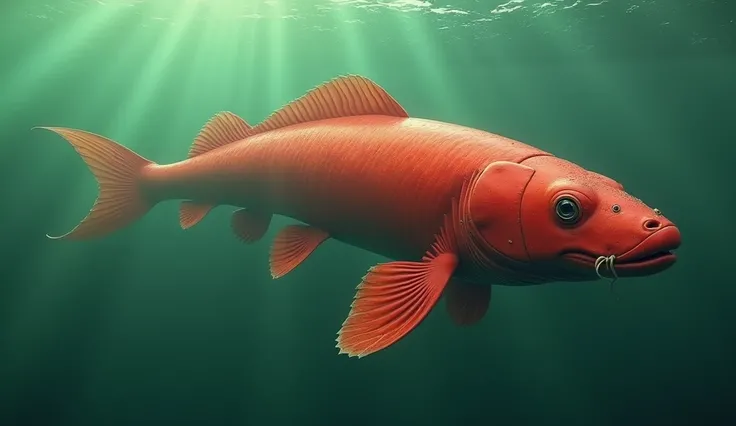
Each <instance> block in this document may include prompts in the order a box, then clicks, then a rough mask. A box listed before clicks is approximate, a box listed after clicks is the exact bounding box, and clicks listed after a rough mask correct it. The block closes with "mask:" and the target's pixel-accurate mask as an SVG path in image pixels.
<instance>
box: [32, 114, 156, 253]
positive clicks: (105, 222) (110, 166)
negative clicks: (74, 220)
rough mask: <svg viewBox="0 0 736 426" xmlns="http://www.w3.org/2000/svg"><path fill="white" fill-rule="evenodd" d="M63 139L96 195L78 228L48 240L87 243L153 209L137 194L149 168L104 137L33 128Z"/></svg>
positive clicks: (55, 129)
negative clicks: (81, 162)
mask: <svg viewBox="0 0 736 426" xmlns="http://www.w3.org/2000/svg"><path fill="white" fill-rule="evenodd" d="M36 128H39V129H46V130H50V131H52V132H54V133H56V134H58V135H60V136H61V137H63V138H64V139H66V140H67V141H68V142H69V143H70V144H71V145H72V146H73V147H74V149H75V150H76V151H77V153H79V155H80V156H81V157H82V159H83V160H84V162H85V163H87V167H89V169H90V171H91V172H92V174H93V175H94V176H95V178H96V179H97V184H98V186H99V191H100V193H99V195H98V197H97V200H96V201H95V204H94V206H92V210H90V212H89V214H88V215H87V217H85V218H84V219H83V220H82V221H81V222H80V223H79V225H77V226H76V227H75V228H74V229H72V230H71V231H69V232H67V233H66V234H64V235H61V236H58V237H52V236H50V235H47V237H49V238H51V239H63V238H65V239H76V240H81V239H87V238H94V237H99V236H103V235H106V234H109V233H111V232H113V231H116V230H118V229H120V228H123V227H125V226H127V225H129V224H130V223H132V222H134V221H135V220H137V219H139V218H140V217H142V216H143V215H144V214H146V212H147V211H148V210H149V209H150V208H151V207H152V206H153V203H151V202H150V201H147V200H146V199H145V197H143V195H142V194H141V192H140V186H139V183H140V174H141V172H142V170H143V168H144V167H146V166H147V165H149V164H153V163H152V162H151V161H148V160H146V159H145V158H143V157H141V156H139V155H138V154H136V153H135V152H133V151H131V150H129V149H128V148H126V147H124V146H122V145H119V144H118V143H117V142H114V141H112V140H110V139H107V138H105V137H102V136H99V135H95V134H93V133H89V132H85V131H83V130H74V129H67V128H63V127H36Z"/></svg>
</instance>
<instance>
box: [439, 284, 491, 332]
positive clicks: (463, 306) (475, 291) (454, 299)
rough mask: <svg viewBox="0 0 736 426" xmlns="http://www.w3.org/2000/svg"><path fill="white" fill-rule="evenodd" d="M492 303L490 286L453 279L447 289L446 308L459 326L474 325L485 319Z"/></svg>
mask: <svg viewBox="0 0 736 426" xmlns="http://www.w3.org/2000/svg"><path fill="white" fill-rule="evenodd" d="M490 302H491V285H490V284H476V283H472V282H468V281H464V280H461V279H458V278H453V279H451V280H450V283H449V284H448V285H447V288H446V289H445V307H446V308H447V313H448V314H450V318H452V321H453V322H454V323H455V324H457V325H472V324H475V323H477V322H478V321H480V320H481V319H483V316H485V314H486V312H487V311H488V306H489V305H490Z"/></svg>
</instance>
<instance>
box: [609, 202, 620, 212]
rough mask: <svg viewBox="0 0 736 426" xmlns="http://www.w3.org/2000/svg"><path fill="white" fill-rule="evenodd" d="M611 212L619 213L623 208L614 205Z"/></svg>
mask: <svg viewBox="0 0 736 426" xmlns="http://www.w3.org/2000/svg"><path fill="white" fill-rule="evenodd" d="M611 211H612V212H614V213H618V212H620V211H621V206H619V205H618V204H614V205H613V206H611Z"/></svg>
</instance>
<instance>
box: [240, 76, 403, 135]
mask: <svg viewBox="0 0 736 426" xmlns="http://www.w3.org/2000/svg"><path fill="white" fill-rule="evenodd" d="M356 115H389V116H393V117H408V116H409V115H408V114H407V113H406V111H405V110H404V108H402V107H401V105H399V103H398V102H396V100H395V99H394V98H393V97H391V95H389V94H388V92H386V91H385V90H384V89H383V88H382V87H381V86H379V85H378V84H376V83H374V82H372V81H371V80H369V79H367V78H365V77H361V76H358V75H348V76H340V77H337V78H335V79H333V80H330V81H328V82H327V83H324V84H321V85H319V86H317V87H315V88H314V89H312V90H310V91H309V92H307V94H306V95H304V96H302V97H301V98H298V99H296V100H294V101H292V102H291V103H289V104H287V105H286V106H285V107H283V108H281V109H280V110H278V111H276V112H274V113H273V114H271V115H270V116H269V117H268V118H266V119H265V120H264V121H263V122H262V123H261V124H259V125H257V126H256V127H255V128H254V129H253V133H263V132H267V131H269V130H274V129H278V128H281V127H287V126H293V125H294V124H299V123H306V122H308V121H317V120H326V119H328V118H337V117H349V116H356Z"/></svg>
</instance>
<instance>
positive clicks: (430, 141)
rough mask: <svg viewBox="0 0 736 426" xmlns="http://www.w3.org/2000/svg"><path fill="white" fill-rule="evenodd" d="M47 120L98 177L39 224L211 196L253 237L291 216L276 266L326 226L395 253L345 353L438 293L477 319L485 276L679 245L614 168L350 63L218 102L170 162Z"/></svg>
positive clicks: (185, 216) (357, 314) (134, 215)
mask: <svg viewBox="0 0 736 426" xmlns="http://www.w3.org/2000/svg"><path fill="white" fill-rule="evenodd" d="M45 129H48V130H51V131H54V132H56V133H58V134H59V135H61V136H62V137H64V138H65V139H66V140H67V141H68V142H69V143H71V145H72V146H73V147H74V148H75V149H76V150H77V152H78V153H79V154H80V155H81V156H82V158H83V159H84V161H85V162H86V164H87V165H88V166H89V168H90V170H91V171H92V173H93V174H94V176H95V177H96V179H97V181H98V183H99V187H100V194H99V197H98V199H97V201H96V202H95V204H94V206H93V208H92V210H91V211H90V213H89V215H88V216H87V217H86V218H85V219H84V220H82V222H81V223H80V224H79V225H77V227H76V228H74V229H73V230H72V231H70V232H68V233H67V234H65V235H62V236H60V237H50V238H63V239H85V238H91V237H98V236H102V235H105V234H108V233H110V232H113V231H115V230H118V229H120V228H123V227H125V226H126V225H128V224H130V223H132V222H133V221H135V220H137V219H139V218H140V217H142V216H143V215H144V214H145V213H146V212H147V211H148V210H149V209H151V208H152V207H153V206H154V205H156V204H157V203H159V202H161V201H165V200H171V199H181V200H185V201H183V202H182V204H181V210H180V223H181V226H182V228H185V229H186V228H189V227H191V226H193V225H195V224H197V223H198V222H199V221H201V220H202V219H203V218H204V217H205V216H206V215H207V213H208V212H209V211H210V210H211V209H212V208H213V207H215V206H218V205H231V206H237V207H239V209H238V210H236V211H235V212H234V213H233V215H232V228H233V231H234V233H235V234H236V235H237V236H238V237H240V238H241V239H242V240H243V241H245V242H248V243H252V242H255V241H258V240H259V239H260V238H261V237H262V236H263V235H264V233H265V232H266V230H267V228H268V226H269V224H270V222H271V218H272V216H273V215H274V214H278V215H283V216H288V217H291V218H293V219H296V220H298V221H300V222H302V223H303V224H296V225H289V226H286V227H285V228H284V229H282V230H281V231H280V232H279V233H278V235H277V236H276V238H275V241H274V243H273V246H272V247H271V252H270V266H271V274H272V276H273V277H274V278H278V277H281V276H284V275H285V274H287V273H289V272H290V271H291V270H293V269H294V268H295V267H296V266H297V265H299V264H300V263H302V262H303V261H304V260H305V259H307V257H308V256H309V255H310V254H311V253H312V252H313V251H314V250H315V249H316V248H317V247H318V246H319V245H320V244H321V243H322V242H324V241H325V240H327V239H328V238H332V239H335V240H339V241H342V242H344V243H347V244H350V245H353V246H356V247H359V248H363V249H365V250H369V251H371V252H374V253H377V254H380V255H383V256H385V257H387V258H390V259H396V261H392V262H387V263H381V264H378V265H376V266H374V267H372V268H371V269H370V270H369V271H368V274H367V275H366V276H365V277H364V278H363V281H362V282H361V283H360V285H358V287H357V293H356V295H355V299H354V301H353V304H352V309H351V310H350V313H349V315H348V317H347V319H346V320H345V322H344V323H343V325H342V328H341V329H340V331H339V332H338V337H337V347H338V348H339V349H340V353H347V354H348V355H350V356H359V357H362V356H365V355H368V354H371V353H374V352H376V351H379V350H381V349H383V348H386V347H388V346H389V345H391V344H393V343H395V342H397V341H398V340H399V339H401V338H402V337H404V336H406V335H407V334H408V333H409V332H410V331H411V330H412V329H414V328H415V327H417V325H419V323H420V322H421V321H422V320H423V319H424V318H425V317H426V316H427V314H428V313H429V312H430V310H431V309H432V308H433V307H434V306H435V304H436V303H437V302H438V300H439V298H440V296H441V295H442V294H444V295H445V299H446V307H447V310H448V312H449V315H450V317H451V318H452V319H453V320H454V322H456V323H458V324H473V323H476V322H477V321H479V320H480V319H481V318H482V317H483V316H484V315H485V313H486V311H487V309H488V306H489V302H490V298H491V286H492V285H493V284H499V285H531V284H542V283H547V282H552V281H590V280H596V279H600V278H608V279H616V278H618V277H631V276H644V275H650V274H654V273H658V272H660V271H663V270H665V269H667V268H668V267H670V266H671V265H673V264H674V262H675V255H674V253H673V252H672V251H673V250H674V249H676V248H677V247H678V246H679V245H680V232H679V230H678V228H677V227H676V226H675V225H674V224H673V223H672V222H671V221H669V220H668V219H666V218H665V217H664V216H663V215H662V214H661V212H659V210H657V209H653V208H651V207H648V206H647V205H645V204H644V203H643V202H642V201H640V200H639V199H637V198H635V197H633V196H631V195H629V194H628V193H626V192H625V191H624V189H623V187H622V186H621V185H620V184H619V183H617V182H616V181H614V180H612V179H610V178H607V177H605V176H602V175H600V174H597V173H594V172H591V171H588V170H585V169H583V168H581V167H579V166H577V165H575V164H573V163H570V162H568V161H565V160H563V159H560V158H557V157H555V156H553V155H552V154H550V153H547V152H544V151H542V150H540V149H537V148H534V147H531V146H528V145H525V144H523V143H521V142H517V141H514V140H511V139H508V138H505V137H502V136H499V135H495V134H491V133H487V132H485V131H481V130H476V129H472V128H467V127H463V126H458V125H454V124H448V123H443V122H437V121H431V120H423V119H418V118H410V117H409V116H408V115H407V113H406V111H405V110H404V108H402V107H401V105H399V103H398V102H397V101H396V100H395V99H394V98H393V97H391V96H390V95H389V94H388V93H387V92H386V91H384V90H383V89H382V88H381V87H379V86H378V85H377V84H375V83H374V82H372V81H370V80H368V79H366V78H363V77H359V76H348V77H339V78H336V79H334V80H332V81H330V82H328V83H325V84H323V85H321V86H318V87H316V88H315V89H313V90H311V91H310V92H309V93H307V94H306V95H304V96H303V97H301V98H299V99H297V100H295V101H293V102H291V103H290V104H288V105H287V106H285V107H284V108H283V109H281V110H279V111H277V112H275V113H273V114H272V115H271V116H269V117H268V118H267V119H266V120H264V121H263V122H262V123H260V124H258V125H257V126H250V125H248V124H247V123H246V122H245V121H244V120H242V119H241V118H239V117H237V116H236V115H234V114H232V113H229V112H224V113H220V114H217V115H216V116H215V117H213V118H212V119H211V120H210V121H209V122H208V123H207V124H206V125H205V126H204V128H203V129H202V131H201V132H200V134H199V135H198V136H197V138H196V140H195V141H194V145H193V146H192V148H191V150H190V152H189V158H188V159H187V160H184V161H181V162H178V163H174V164H167V165H159V164H155V163H153V162H151V161H149V160H147V159H145V158H143V157H141V156H139V155H137V154H135V153H134V152H132V151H131V150H129V149H127V148H125V147H123V146H122V145H119V144H117V143H116V142H113V141H111V140H109V139H106V138H104V137H102V136H98V135H95V134H92V133H88V132H85V131H82V130H73V129H68V128H59V127H45Z"/></svg>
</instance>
